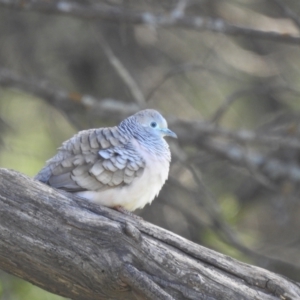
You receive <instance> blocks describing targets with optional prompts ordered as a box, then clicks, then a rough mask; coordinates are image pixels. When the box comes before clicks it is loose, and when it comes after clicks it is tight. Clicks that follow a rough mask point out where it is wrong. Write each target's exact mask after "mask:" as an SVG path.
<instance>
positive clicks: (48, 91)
mask: <svg viewBox="0 0 300 300" xmlns="http://www.w3.org/2000/svg"><path fill="white" fill-rule="evenodd" d="M0 86H2V87H9V88H17V89H19V90H22V91H25V92H29V93H31V94H32V95H34V96H37V97H40V98H42V99H44V100H45V101H46V102H48V103H49V104H50V105H52V106H54V107H56V108H57V109H59V110H61V111H63V112H65V113H68V112H70V111H72V110H74V109H75V110H76V109H82V108H84V109H86V110H87V111H91V112H93V113H94V114H97V115H98V116H100V117H104V118H105V117H107V116H110V117H112V116H117V117H118V118H120V119H121V118H123V117H124V116H128V115H130V114H132V113H134V112H136V111H138V110H139V107H138V106H137V105H136V104H126V103H124V102H122V101H118V100H114V99H102V100H101V99H96V98H94V97H92V96H90V95H82V94H79V93H77V92H69V91H65V90H63V89H60V88H57V87H55V86H53V85H51V84H50V83H49V82H47V81H45V80H44V81H42V80H40V79H37V78H31V79H28V78H25V77H23V76H20V75H18V74H15V73H14V72H11V71H10V70H6V69H0Z"/></svg>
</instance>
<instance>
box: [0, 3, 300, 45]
mask: <svg viewBox="0 0 300 300" xmlns="http://www.w3.org/2000/svg"><path fill="white" fill-rule="evenodd" d="M0 6H2V7H6V8H11V9H19V10H30V11H37V12H40V13H47V14H62V15H68V16H75V17H78V18H83V19H102V20H107V21H112V22H126V23H130V24H145V25H150V26H155V27H166V28H170V27H178V28H185V29H190V30H191V29H192V30H196V31H201V30H209V31H213V32H219V33H223V34H228V35H232V36H245V37H248V38H249V37H253V38H258V39H264V40H272V41H276V42H284V43H291V44H299V43H300V37H299V36H293V35H290V34H287V33H284V34H282V33H279V32H271V31H262V30H256V29H252V28H247V27H242V26H238V25H234V24H230V23H229V22H226V21H225V20H222V19H214V18H207V17H201V16H187V15H185V14H182V13H179V14H178V13H177V12H176V10H175V12H170V13H168V14H166V13H152V12H137V11H131V10H127V9H124V8H119V7H116V6H107V5H101V4H98V5H81V4H78V3H74V2H71V1H58V2H57V1H30V0H29V1H23V0H0Z"/></svg>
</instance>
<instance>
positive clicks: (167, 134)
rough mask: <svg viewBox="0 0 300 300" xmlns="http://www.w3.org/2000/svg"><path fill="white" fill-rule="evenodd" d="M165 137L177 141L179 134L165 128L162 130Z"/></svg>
mask: <svg viewBox="0 0 300 300" xmlns="http://www.w3.org/2000/svg"><path fill="white" fill-rule="evenodd" d="M160 131H161V132H162V134H163V135H164V136H170V137H172V138H174V139H177V134H176V133H175V132H173V131H172V130H170V129H168V128H163V129H161V130H160Z"/></svg>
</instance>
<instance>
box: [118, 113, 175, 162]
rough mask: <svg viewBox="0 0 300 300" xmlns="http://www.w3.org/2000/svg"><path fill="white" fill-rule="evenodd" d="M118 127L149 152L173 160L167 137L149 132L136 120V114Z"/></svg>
mask: <svg viewBox="0 0 300 300" xmlns="http://www.w3.org/2000/svg"><path fill="white" fill-rule="evenodd" d="M118 128H119V130H120V132H122V133H123V134H125V135H127V136H132V137H133V138H135V139H136V140H137V141H138V142H139V143H140V144H141V145H142V146H143V147H145V149H146V150H147V151H148V152H150V153H152V154H154V155H156V156H160V157H162V158H165V159H167V160H168V161H170V160H171V154H170V150H169V145H168V143H167V142H166V141H165V139H164V138H163V137H161V136H159V135H156V134H151V133H149V132H148V131H147V130H146V129H145V128H144V127H143V126H142V125H140V124H139V123H138V122H137V121H136V119H135V118H134V116H131V117H129V118H127V119H125V120H124V121H122V122H121V123H120V125H119V126H118Z"/></svg>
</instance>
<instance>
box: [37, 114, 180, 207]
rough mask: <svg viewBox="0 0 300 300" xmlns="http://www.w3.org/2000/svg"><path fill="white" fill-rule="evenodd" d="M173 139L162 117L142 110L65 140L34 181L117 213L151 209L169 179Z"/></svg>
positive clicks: (174, 136) (173, 136) (174, 135)
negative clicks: (144, 208)
mask: <svg viewBox="0 0 300 300" xmlns="http://www.w3.org/2000/svg"><path fill="white" fill-rule="evenodd" d="M167 136H168V137H172V138H177V135H176V134H175V133H174V132H173V131H171V130H170V129H169V128H168V124H167V121H166V120H165V118H164V117H163V116H162V115H161V114H160V113H159V112H158V111H156V110H154V109H145V110H141V111H139V112H137V113H136V114H134V115H132V116H130V117H128V118H126V119H124V120H123V121H122V122H121V123H120V124H119V125H117V126H114V127H107V128H94V129H87V130H83V131H80V132H78V133H77V134H75V135H74V136H73V137H72V138H70V139H69V140H67V141H65V142H64V143H63V144H62V146H61V147H60V148H58V151H57V153H56V155H55V156H53V157H52V158H51V159H50V160H48V161H47V162H46V165H45V166H44V167H43V168H42V169H41V171H40V172H39V173H38V174H37V175H36V176H35V179H36V180H38V181H40V182H43V183H45V184H47V185H49V186H51V187H54V188H56V189H58V190H63V191H66V192H70V193H74V194H76V195H78V196H79V197H81V198H84V199H86V200H89V201H93V202H95V203H99V204H101V205H104V206H107V207H110V208H115V209H116V210H119V211H121V212H126V211H127V212H132V211H134V210H136V209H141V208H143V207H144V206H145V205H146V204H148V203H149V204H151V202H152V201H153V200H154V198H155V197H156V196H158V194H159V192H160V190H161V188H162V187H163V185H164V183H165V182H166V180H167V178H168V175H169V168H170V162H171V152H170V149H169V145H168V143H167V142H166V141H165V139H164V137H167Z"/></svg>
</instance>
